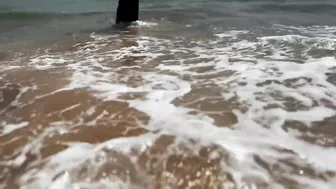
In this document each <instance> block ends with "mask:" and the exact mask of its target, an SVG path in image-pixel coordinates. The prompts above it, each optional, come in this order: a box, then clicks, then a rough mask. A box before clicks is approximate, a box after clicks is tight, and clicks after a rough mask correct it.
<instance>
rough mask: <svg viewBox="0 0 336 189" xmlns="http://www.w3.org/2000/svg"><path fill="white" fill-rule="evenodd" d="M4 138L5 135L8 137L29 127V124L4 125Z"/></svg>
mask: <svg viewBox="0 0 336 189" xmlns="http://www.w3.org/2000/svg"><path fill="white" fill-rule="evenodd" d="M1 125H2V127H3V128H2V136H3V135H8V134H10V133H12V132H14V131H16V130H18V129H21V128H24V127H26V126H28V125H29V123H28V122H22V123H19V124H7V123H2V124H1Z"/></svg>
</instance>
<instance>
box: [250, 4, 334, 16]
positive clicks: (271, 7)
mask: <svg viewBox="0 0 336 189" xmlns="http://www.w3.org/2000/svg"><path fill="white" fill-rule="evenodd" d="M248 10H250V11H252V12H253V11H258V12H284V13H327V14H330V13H334V14H335V13H336V11H335V10H336V4H335V3H325V2H324V3H315V2H314V3H275V2H272V3H261V4H255V5H252V6H249V8H248Z"/></svg>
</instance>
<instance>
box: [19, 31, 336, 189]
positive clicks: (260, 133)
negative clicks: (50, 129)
mask: <svg viewBox="0 0 336 189" xmlns="http://www.w3.org/2000/svg"><path fill="white" fill-rule="evenodd" d="M292 29H295V30H298V31H300V32H301V34H300V35H299V34H298V35H292V34H290V35H281V36H261V37H255V38H253V40H249V39H246V38H243V39H242V38H241V36H240V35H241V34H242V35H250V34H251V33H252V34H253V32H252V31H228V32H224V33H218V34H217V38H216V39H209V40H208V41H207V40H203V41H197V46H194V47H190V48H189V47H188V48H187V47H186V46H185V43H184V41H182V42H181V41H171V40H163V39H157V38H154V37H152V38H150V37H145V36H138V37H134V36H132V37H131V38H128V39H127V40H130V41H131V42H134V43H135V44H134V45H129V46H128V45H125V46H122V45H121V48H112V47H111V48H110V47H109V45H106V44H108V43H109V44H110V45H111V43H112V44H119V43H120V40H118V39H115V38H116V36H95V38H94V39H95V40H94V41H93V42H92V43H88V44H87V46H86V47H85V48H82V49H81V50H79V51H76V52H75V53H74V54H72V55H67V56H70V57H71V56H73V57H75V58H76V62H75V63H69V62H70V60H69V59H62V61H60V60H61V57H59V56H56V58H54V59H53V60H50V57H43V56H41V57H38V58H37V59H34V61H32V65H33V64H34V65H36V66H39V64H40V63H43V64H44V61H45V62H47V63H46V64H45V65H47V67H44V68H48V66H49V67H52V66H55V65H57V66H59V65H61V64H64V63H66V62H67V61H69V62H67V65H66V68H67V69H70V70H72V71H73V73H72V77H71V78H70V80H71V83H70V84H69V85H68V86H67V87H68V88H71V89H76V88H87V89H89V90H90V91H93V93H94V94H95V95H96V97H97V98H101V99H103V100H116V101H124V102H127V103H129V106H130V107H133V108H136V109H137V110H140V111H141V112H143V113H145V114H147V115H148V116H149V117H150V118H151V119H150V120H149V122H148V124H147V125H145V126H144V127H145V128H146V129H148V130H151V131H157V132H159V134H157V135H160V134H162V133H169V134H172V135H174V136H182V137H181V138H179V140H180V141H183V139H185V138H192V139H194V140H196V141H198V142H199V143H200V144H199V145H200V146H207V145H208V144H216V145H218V146H220V147H221V148H223V149H225V151H227V153H228V154H229V157H230V160H231V159H232V161H229V160H225V161H224V160H223V164H225V168H226V169H227V170H229V171H230V173H231V174H232V175H233V177H234V180H235V182H236V184H237V187H240V188H243V187H245V188H253V187H255V188H257V187H259V186H263V184H265V183H266V185H267V186H269V187H270V188H285V186H286V181H288V180H290V179H293V178H295V179H294V180H293V182H295V184H297V185H298V188H305V186H306V187H311V188H323V187H324V188H333V187H334V186H335V183H334V178H333V177H332V176H329V177H327V176H325V175H328V172H332V173H335V172H336V167H335V166H334V163H333V162H334V159H335V158H336V151H335V149H333V148H326V147H323V146H319V145H317V144H314V143H310V142H309V141H305V140H303V139H301V138H298V137H297V136H296V135H294V134H293V133H291V132H288V131H286V130H285V129H284V128H283V127H284V126H290V125H288V122H289V121H297V122H303V127H306V129H310V128H311V127H312V125H313V124H314V123H315V122H319V121H323V120H325V119H326V118H330V117H333V116H335V113H336V111H335V108H334V107H333V106H335V105H336V98H335V96H336V87H335V85H334V84H333V83H332V82H331V81H330V80H328V78H327V77H326V75H327V74H328V73H334V68H335V66H336V60H335V58H334V57H332V56H326V57H322V58H320V57H313V56H310V55H309V51H311V50H312V49H313V47H316V46H318V47H323V48H324V49H327V50H331V49H332V48H333V47H334V46H335V43H336V42H335V41H334V39H333V37H332V36H331V35H330V31H331V32H332V31H333V29H330V30H329V29H328V28H323V27H322V28H321V27H320V28H292ZM308 34H309V35H312V37H307V36H306V35H308ZM327 39H330V41H328V42H327V41H326V40H327ZM101 43H106V44H105V45H101ZM295 44H296V45H297V44H299V46H303V47H302V48H301V49H297V48H296V47H295ZM308 44H313V45H308ZM87 47H90V48H87ZM298 53H299V54H300V55H298ZM97 57H99V58H97ZM129 59H131V60H132V61H131V62H132V63H133V64H135V65H132V66H129V65H124V64H127V63H129V62H127V60H129ZM162 59H163V60H162ZM58 60H59V62H58ZM71 62H72V60H71ZM209 85H210V86H213V88H216V89H217V90H218V91H219V92H218V93H215V94H213V91H210V90H209V91H206V92H203V93H197V92H195V91H196V89H203V88H206V87H208V86H209ZM133 93H137V94H140V93H141V94H142V96H141V98H135V99H134V98H133V99H130V100H129V99H128V100H127V99H126V100H125V99H124V98H120V97H121V96H122V95H124V94H133ZM188 95H191V96H192V95H195V96H196V97H194V99H196V100H194V99H192V100H185V99H188V98H187V97H186V96H188ZM212 95H216V98H217V99H219V100H218V101H217V103H218V102H230V103H232V102H235V103H236V104H238V105H236V106H234V107H233V108H231V107H230V108H227V107H222V109H229V111H232V112H233V113H234V115H235V116H236V117H237V120H238V121H237V123H236V124H234V125H233V126H232V128H225V127H218V125H216V121H215V119H214V118H212V117H210V116H209V115H207V114H206V112H205V111H202V110H201V108H200V107H196V108H189V107H187V105H185V104H188V103H193V101H201V100H199V99H202V100H204V99H205V100H207V101H210V100H211V98H210V97H211V96H212ZM184 98H185V99H184ZM178 99H179V100H181V101H182V102H183V103H176V102H175V101H176V100H178ZM183 100H184V101H183ZM326 100H327V101H328V103H329V104H330V106H328V107H326V106H325V104H326V103H324V101H326ZM184 103H185V104H184ZM213 104H214V105H216V103H213ZM228 104H229V103H228ZM195 110H196V112H199V113H195ZM86 113H87V114H93V113H94V108H92V109H89V110H88V111H86ZM317 127H318V126H317ZM160 132H161V133H160ZM157 135H155V136H153V135H151V134H147V135H142V136H139V137H133V138H120V139H111V140H109V141H107V142H105V143H102V144H99V145H92V144H82V143H76V144H72V145H70V147H69V148H67V149H66V150H64V151H62V152H60V153H58V154H55V155H53V156H51V157H50V158H49V159H47V160H45V166H44V167H43V168H42V170H40V173H38V174H36V173H34V174H33V173H26V174H25V176H23V177H22V178H21V184H22V185H27V186H33V185H29V184H31V183H28V180H29V179H31V176H32V175H33V176H35V177H36V183H35V184H38V185H36V186H39V187H42V188H43V187H44V186H47V185H52V186H53V187H57V188H66V187H70V188H75V187H77V185H76V184H78V182H76V181H73V182H72V181H71V179H72V175H71V174H69V173H68V172H67V171H69V170H73V169H75V168H76V167H79V166H80V165H79V164H81V163H83V162H85V161H86V160H87V159H90V158H92V157H93V156H94V155H97V153H100V150H101V149H103V148H105V147H109V148H112V149H118V150H120V151H122V152H123V153H130V152H132V148H134V147H135V146H136V147H137V148H139V149H140V151H141V150H142V151H143V150H145V149H146V148H148V147H149V146H151V145H153V141H154V139H155V138H156V136H157ZM312 136H313V137H315V134H314V133H312ZM30 147H31V146H30ZM22 154H24V153H22ZM214 157H216V155H214ZM133 160H134V159H133ZM18 162H20V163H19V164H22V162H24V160H22V158H21V159H18ZM228 162H230V163H228ZM267 166H269V167H272V168H274V170H272V171H271V173H270V172H269V169H268V168H267ZM296 169H298V170H299V171H297V170H296ZM304 169H309V170H310V172H311V173H310V174H311V175H305V174H306V172H305V171H303V172H302V171H300V170H304ZM307 172H309V171H307ZM319 174H322V175H323V179H322V178H321V177H319V176H318V175H319ZM56 175H58V177H57V179H56V180H53V178H55V177H56ZM112 183H113V182H112ZM91 184H92V183H91ZM34 186H35V185H34ZM91 186H92V185H91ZM28 188H29V187H28Z"/></svg>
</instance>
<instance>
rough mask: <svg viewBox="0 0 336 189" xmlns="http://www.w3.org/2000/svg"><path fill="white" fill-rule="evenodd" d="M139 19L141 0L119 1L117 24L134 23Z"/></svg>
mask: <svg viewBox="0 0 336 189" xmlns="http://www.w3.org/2000/svg"><path fill="white" fill-rule="evenodd" d="M138 19H139V0H119V2H118V9H117V18H116V23H117V24H118V23H120V22H134V21H137V20H138Z"/></svg>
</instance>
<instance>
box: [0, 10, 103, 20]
mask: <svg viewBox="0 0 336 189" xmlns="http://www.w3.org/2000/svg"><path fill="white" fill-rule="evenodd" d="M99 14H107V12H82V13H53V12H50V13H48V12H2V13H0V20H41V19H50V18H67V17H73V16H92V15H99Z"/></svg>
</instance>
